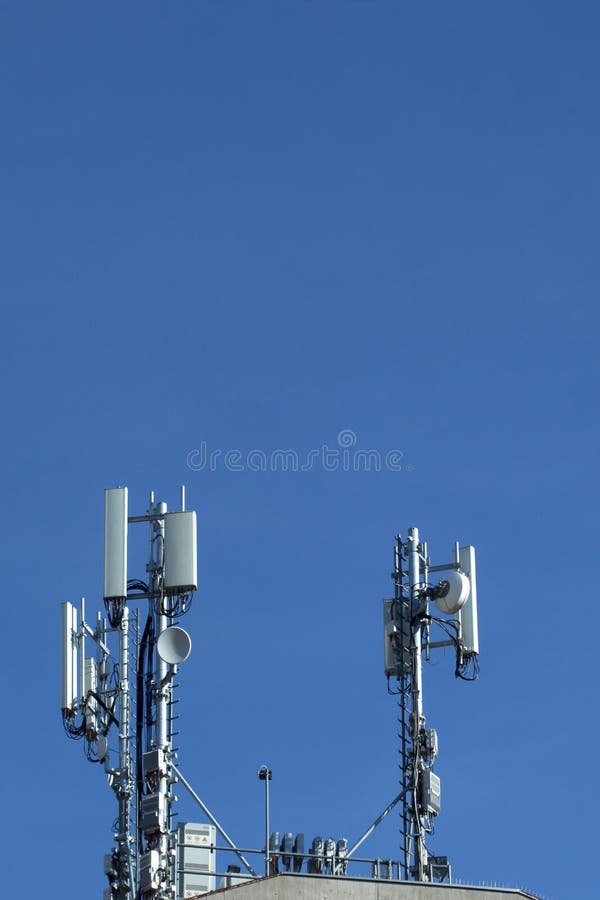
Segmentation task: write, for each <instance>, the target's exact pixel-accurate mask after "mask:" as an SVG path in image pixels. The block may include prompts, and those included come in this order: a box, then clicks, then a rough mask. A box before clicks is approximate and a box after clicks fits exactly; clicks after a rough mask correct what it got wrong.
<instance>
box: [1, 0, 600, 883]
mask: <svg viewBox="0 0 600 900" xmlns="http://www.w3.org/2000/svg"><path fill="white" fill-rule="evenodd" d="M599 28H600V13H599V12H598V7H597V5H596V4H595V3H591V2H589V3H588V2H571V3H569V4H567V3H558V2H550V0H545V2H527V0H525V2H510V0H504V2H496V0H493V2H481V0H470V2H468V0H456V2H452V3H449V2H429V0H425V2H420V3H409V2H400V0H398V2H383V0H381V2H376V0H373V2H367V0H363V2H359V0H356V2H351V0H348V2H335V0H320V2H317V0H313V2H309V0H305V2H301V0H296V2H292V0H289V2H287V0H279V2H265V0H255V2H239V0H238V2H233V0H231V2H201V0H196V2H178V3H175V4H167V3H157V2H144V3H140V2H137V3H133V2H132V3H128V4H117V3H101V4H100V3H85V4H81V3H74V2H60V0H57V2H54V3H51V4H50V3H47V2H26V3H23V2H16V0H3V2H1V3H0V70H1V77H0V98H1V110H2V125H3V129H2V130H3V137H2V142H1V143H0V195H1V197H2V202H1V204H0V234H1V252H2V267H1V272H2V276H1V278H2V298H3V317H2V327H1V329H0V341H1V344H2V352H1V354H0V365H1V366H2V370H3V380H4V391H3V413H2V417H3V424H4V440H3V442H2V449H1V451H0V452H1V455H2V472H3V475H4V479H3V482H4V483H3V497H4V504H5V516H4V519H5V540H4V542H3V555H4V562H3V569H4V572H5V574H6V575H7V582H8V583H7V584H6V585H5V598H6V601H7V602H6V607H7V616H5V622H7V624H6V626H5V627H6V630H5V647H6V649H7V652H5V654H4V664H5V667H4V671H5V689H6V694H5V703H6V706H5V710H6V722H7V732H6V737H5V740H4V742H3V750H2V753H3V757H5V762H4V772H5V779H4V780H5V786H6V787H5V798H4V801H5V809H6V810H8V811H9V816H10V821H11V823H12V825H11V832H12V833H14V834H15V835H16V836H18V839H19V841H20V843H19V844H18V846H17V847H16V848H14V852H12V853H11V866H10V869H11V870H10V872H9V876H8V877H9V882H8V884H7V890H8V893H14V892H15V891H16V890H17V888H18V887H19V886H21V885H22V884H24V883H26V882H28V881H29V879H30V878H32V876H31V875H30V874H29V870H30V867H31V864H32V862H34V865H35V870H36V872H37V873H38V874H37V875H36V876H35V879H34V881H35V883H36V885H37V886H38V887H39V885H40V884H41V882H40V881H39V873H42V872H43V873H44V878H43V884H44V891H45V893H46V896H48V897H49V898H50V900H53V898H58V897H60V898H61V900H62V898H65V897H66V898H70V897H73V898H75V897H80V896H85V897H88V896H89V897H97V896H100V891H101V889H102V888H103V886H104V883H103V876H102V856H103V854H104V852H106V851H108V850H109V849H110V846H111V823H112V820H113V818H114V815H115V812H116V809H115V806H114V802H113V798H112V795H111V793H110V791H109V789H108V788H107V787H106V786H105V784H104V782H103V778H102V775H101V773H100V772H98V771H97V768H99V767H94V766H91V765H89V764H88V763H87V762H86V761H85V760H84V758H83V754H82V753H81V751H80V748H79V747H78V746H77V745H72V744H69V743H68V742H67V741H66V740H65V738H64V736H63V733H62V729H61V726H60V718H59V708H58V706H59V700H58V696H59V695H58V683H59V674H60V672H59V643H58V633H59V628H58V623H59V603H60V602H61V601H63V600H66V599H70V600H76V599H77V598H78V597H79V596H80V595H81V594H85V595H86V597H87V598H88V601H87V602H88V605H89V606H91V607H92V608H95V606H96V605H97V604H99V602H100V594H101V590H102V571H101V564H102V489H103V488H104V487H106V486H110V485H116V484H127V485H128V486H129V489H130V505H131V508H132V511H133V512H142V511H143V510H144V509H145V506H146V499H147V494H148V491H149V490H150V489H154V490H155V491H156V492H157V494H159V495H160V496H161V497H163V498H164V499H165V500H166V501H167V502H169V503H170V504H171V505H173V506H174V505H175V504H176V502H177V498H178V486H179V484H181V483H182V482H185V483H186V484H187V486H188V504H189V506H190V507H193V508H196V509H197V510H198V515H199V541H200V550H199V571H200V580H201V586H200V590H199V592H198V596H197V599H196V602H195V605H194V608H193V611H192V612H191V613H190V616H189V618H188V621H187V627H188V628H189V630H190V631H191V634H192V638H193V642H194V646H193V652H192V656H191V658H190V660H189V661H188V662H187V663H186V665H185V670H184V669H183V668H182V673H181V690H180V698H181V703H180V711H181V720H180V724H181V732H182V733H181V739H180V745H181V752H180V764H181V769H182V771H183V773H184V774H185V775H186V777H187V778H188V779H189V780H191V781H192V783H193V784H194V786H195V788H196V790H197V791H198V792H199V793H200V795H201V796H202V798H203V799H204V800H205V802H206V803H207V804H208V805H209V807H210V808H211V809H212V810H213V811H214V812H215V814H216V815H217V816H218V818H219V819H220V820H221V821H222V823H223V824H224V825H225V827H226V828H227V830H228V831H229V832H230V833H231V834H232V835H233V836H234V838H235V839H236V840H237V841H238V842H239V843H240V844H241V845H244V846H257V847H258V846H259V845H260V843H261V841H262V793H261V786H260V784H259V782H258V780H257V779H256V769H257V767H258V766H259V765H260V764H261V763H265V762H266V763H268V764H269V765H270V766H271V767H272V769H273V772H274V780H273V783H272V823H273V827H274V828H278V829H279V830H280V831H286V830H291V831H295V832H296V831H304V832H305V833H306V835H307V838H309V839H310V838H311V837H312V836H314V835H315V834H322V835H323V836H326V835H328V834H332V835H333V836H334V837H341V836H346V837H347V838H349V840H353V839H354V838H355V837H357V836H358V835H359V834H360V833H361V831H362V830H363V829H364V828H366V826H367V825H368V824H369V822H370V821H371V819H372V818H374V816H375V815H376V814H377V813H378V812H379V811H380V810H381V809H382V808H383V807H384V806H385V805H386V804H387V802H388V801H389V800H390V799H391V798H392V797H393V796H394V795H395V793H396V792H397V782H398V772H397V743H398V742H397V739H396V725H395V716H396V712H395V706H394V700H393V698H390V697H388V695H387V693H386V687H385V679H384V676H383V671H382V654H381V644H382V638H381V598H382V597H385V596H388V595H389V593H390V588H391V582H390V580H389V572H390V571H391V564H392V545H393V537H394V534H395V533H396V532H397V531H401V532H404V533H405V532H406V528H407V527H408V526H409V525H413V524H415V525H418V526H419V527H420V529H421V532H422V534H423V535H424V536H425V537H426V538H427V539H428V541H429V548H430V552H431V554H432V556H434V557H435V559H436V561H439V562H443V561H446V560H447V559H448V557H449V553H450V548H451V546H452V543H453V541H454V540H456V539H460V540H461V542H463V543H473V544H475V545H476V547H477V552H478V575H479V598H480V628H481V670H482V676H481V679H480V681H479V682H477V683H476V684H475V685H465V684H462V683H459V682H456V681H455V680H454V678H453V670H452V665H451V660H450V659H448V658H444V657H441V656H440V657H438V658H436V660H435V663H436V665H435V666H432V667H429V668H428V669H427V670H426V672H425V690H426V699H425V710H426V713H427V715H428V724H429V725H431V726H433V727H436V728H437V730H438V733H439V739H440V757H439V761H438V765H437V766H436V769H437V771H438V772H439V773H440V775H441V777H442V790H443V810H442V814H441V816H440V819H439V823H438V826H437V830H436V835H435V838H434V840H433V841H432V847H433V849H434V850H436V851H437V852H438V853H444V854H447V855H448V856H449V857H450V859H451V862H452V864H453V868H454V874H455V876H456V877H457V878H462V879H464V880H466V881H473V882H479V881H482V880H485V881H498V882H503V883H507V884H510V885H517V886H519V885H524V886H528V887H530V888H531V889H532V890H534V891H536V892H538V893H540V894H544V895H546V896H548V897H549V898H551V900H570V898H572V897H574V896H580V895H581V896H583V895H585V894H586V893H589V891H588V888H587V885H588V882H589V878H590V875H591V872H592V870H593V862H591V860H593V858H594V857H593V855H592V854H593V853H594V852H595V844H593V843H592V841H593V838H594V836H595V835H594V828H595V826H594V825H593V824H590V821H589V820H590V819H592V823H593V816H594V810H595V809H596V807H597V805H598V802H599V800H600V797H599V796H598V787H597V779H596V778H595V777H593V769H592V772H590V765H592V766H593V760H594V752H595V751H594V748H595V746H596V744H597V741H598V737H599V734H598V732H599V728H598V716H597V684H598V665H597V662H596V658H595V647H594V640H595V637H594V636H595V634H596V633H597V625H598V607H597V591H596V589H595V588H594V587H593V586H590V583H591V580H592V579H591V576H592V574H593V571H594V570H595V556H594V553H595V548H596V531H597V529H596V509H595V507H596V506H597V502H598V479H597V466H596V459H595V457H596V454H595V452H594V450H595V445H596V443H597V440H598V424H597V416H596V402H595V401H596V396H597V386H598V367H597V342H598V320H599V314H598V288H599V267H598V233H599V232H598V208H599V199H600V197H599V193H600V191H599V177H598V171H599V170H598V159H600V146H599V144H600V140H599V138H600V130H599V125H598V122H599V116H598V112H599V103H600V79H599V75H600V71H599V70H600V66H599V62H598V52H597V46H598V32H599ZM342 430H350V431H352V432H353V434H354V436H355V437H354V439H355V441H356V443H355V445H354V446H355V447H356V449H373V450H376V451H377V452H379V453H380V454H382V455H384V454H385V453H387V452H388V451H390V450H398V451H399V452H401V453H402V454H403V455H402V467H401V469H400V471H390V470H389V469H385V468H384V469H383V470H382V471H380V472H374V471H371V472H347V471H343V469H338V471H335V472H330V471H326V470H325V469H324V467H323V466H322V465H315V466H313V468H312V469H311V470H310V471H305V472H281V471H276V472H264V473H262V472H252V471H249V470H248V468H247V467H245V469H244V471H241V472H237V471H236V472H233V471H229V470H228V469H227V468H226V467H225V466H224V465H217V466H216V467H215V471H209V470H207V469H204V470H202V471H199V470H198V469H197V468H196V469H194V468H190V466H189V465H188V457H189V454H190V452H192V451H194V450H195V449H198V448H200V447H201V445H202V442H205V445H206V446H207V447H208V448H210V449H220V450H221V451H222V452H223V453H225V452H226V451H227V450H232V449H238V450H239V451H240V453H241V454H242V456H243V458H247V454H248V453H249V452H250V451H252V450H259V451H262V452H263V453H265V454H270V453H272V451H273V450H275V449H278V448H284V449H285V448H288V449H292V450H294V451H295V452H296V453H298V454H299V455H304V454H306V453H308V452H309V451H310V450H312V449H315V448H320V447H322V446H323V445H324V444H326V445H328V446H329V447H336V446H338V444H337V440H338V435H339V433H340V432H341V431H342ZM221 458H222V457H221ZM131 562H132V567H131V569H130V574H131V575H132V576H133V575H138V574H140V575H141V574H143V564H144V559H143V557H142V556H140V557H139V565H138V570H139V571H138V570H135V561H134V559H132V561H131ZM588 567H590V568H588ZM11 773H12V775H11ZM179 793H180V797H181V801H182V802H181V805H180V812H181V817H182V818H184V819H185V818H187V819H194V818H196V810H195V809H194V807H193V805H192V804H191V803H190V802H188V800H187V798H184V796H183V791H182V790H181V791H180V792H179ZM5 822H6V827H7V828H8V827H9V826H8V822H9V819H8V818H6V817H5ZM398 824H399V823H398V819H397V816H395V815H391V816H390V817H389V818H388V819H387V820H386V822H385V823H384V824H383V825H382V826H381V828H380V829H379V831H378V832H377V833H376V834H375V836H374V837H373V838H371V839H370V841H369V843H368V844H365V845H364V847H363V850H364V853H365V855H368V856H381V857H393V858H396V857H397V855H398V844H399V839H398ZM31 827H34V829H35V832H36V836H35V839H34V846H33V849H32V846H31V842H30V840H29V839H27V841H25V842H22V841H21V839H22V837H23V835H24V834H25V833H26V832H27V829H28V828H31ZM40 829H41V830H40ZM590 866H591V868H590Z"/></svg>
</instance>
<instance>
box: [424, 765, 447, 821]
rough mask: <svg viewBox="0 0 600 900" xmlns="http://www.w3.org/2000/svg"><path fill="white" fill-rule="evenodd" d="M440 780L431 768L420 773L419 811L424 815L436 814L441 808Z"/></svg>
mask: <svg viewBox="0 0 600 900" xmlns="http://www.w3.org/2000/svg"><path fill="white" fill-rule="evenodd" d="M441 799H442V798H441V782H440V779H439V777H438V776H437V775H436V774H435V772H432V771H431V769H425V771H424V772H423V773H422V774H421V797H420V800H421V811H422V813H423V814H424V815H429V816H437V814H438V813H439V811H440V809H441Z"/></svg>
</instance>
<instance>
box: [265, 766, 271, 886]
mask: <svg viewBox="0 0 600 900" xmlns="http://www.w3.org/2000/svg"><path fill="white" fill-rule="evenodd" d="M269 775H270V772H267V776H266V778H265V841H266V844H265V847H266V854H265V875H270V874H271V873H270V868H271V847H270V842H269V828H270V825H269Z"/></svg>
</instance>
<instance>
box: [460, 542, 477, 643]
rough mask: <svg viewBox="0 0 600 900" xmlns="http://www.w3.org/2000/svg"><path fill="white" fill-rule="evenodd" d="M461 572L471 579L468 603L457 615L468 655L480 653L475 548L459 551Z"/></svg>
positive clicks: (465, 548)
mask: <svg viewBox="0 0 600 900" xmlns="http://www.w3.org/2000/svg"><path fill="white" fill-rule="evenodd" d="M458 562H459V564H460V568H461V570H462V571H463V572H464V573H465V575H466V576H467V578H468V579H469V584H470V586H471V590H470V591H469V596H468V598H467V602H466V603H465V605H464V606H463V608H462V609H461V610H460V611H459V612H458V613H457V614H456V616H457V619H458V621H459V625H460V634H461V641H462V645H463V649H464V650H465V651H466V652H467V653H479V629H478V624H477V578H476V575H475V547H461V548H460V549H459V551H458Z"/></svg>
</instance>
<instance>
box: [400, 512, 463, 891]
mask: <svg viewBox="0 0 600 900" xmlns="http://www.w3.org/2000/svg"><path fill="white" fill-rule="evenodd" d="M453 557H454V558H453V561H452V562H450V563H446V564H443V565H435V566H432V565H431V564H430V560H429V556H428V551H427V544H426V543H424V542H421V541H420V539H419V530H418V529H417V528H409V529H408V536H407V538H406V540H403V539H402V538H401V537H400V535H398V536H397V537H396V543H395V547H394V571H393V572H392V578H393V580H394V597H393V599H391V600H384V601H383V621H384V660H385V674H386V676H387V679H388V691H389V692H390V693H393V694H397V695H398V696H399V701H398V705H399V707H400V715H399V719H398V721H399V723H400V733H399V737H400V772H401V791H400V793H399V794H398V796H397V797H396V799H395V800H394V801H393V802H392V804H390V807H389V808H388V809H390V808H391V807H392V806H393V805H395V804H396V803H397V802H400V801H401V802H402V811H401V823H402V824H401V834H402V846H401V852H402V858H401V861H400V864H401V869H402V877H403V878H405V879H407V880H408V879H414V880H416V881H446V880H447V881H450V875H451V870H450V865H449V863H448V859H447V857H445V856H431V855H430V854H429V852H428V850H427V847H426V839H427V836H428V835H429V834H431V833H432V832H433V826H434V819H435V817H436V816H437V815H438V813H439V811H440V801H441V792H440V779H439V777H438V776H437V775H436V774H435V773H434V772H433V764H434V761H435V758H436V756H437V753H438V738H437V733H436V732H435V730H434V729H433V728H427V727H426V719H425V715H424V712H423V666H422V662H423V654H425V657H426V659H429V657H430V652H431V650H433V649H435V648H438V647H447V646H451V647H454V649H455V651H456V667H455V675H456V677H457V678H462V679H464V680H466V681H474V680H475V679H476V678H477V677H478V675H479V663H478V656H479V639H478V630H477V587H476V580H475V549H474V548H473V547H459V545H458V543H456V545H455V548H454V554H453ZM440 572H444V573H445V574H444V577H443V578H442V580H441V581H438V582H437V583H436V584H435V585H434V584H432V583H431V582H430V580H429V579H430V576H431V575H432V574H433V573H440ZM430 601H433V603H434V604H435V606H436V607H437V612H439V613H442V614H443V615H437V614H433V613H432V611H431V607H430ZM434 626H435V627H437V628H439V629H441V631H442V634H443V638H442V640H436V641H432V640H431V632H432V628H433V627H434ZM393 684H395V687H392V685H393ZM386 812H387V811H386Z"/></svg>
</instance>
